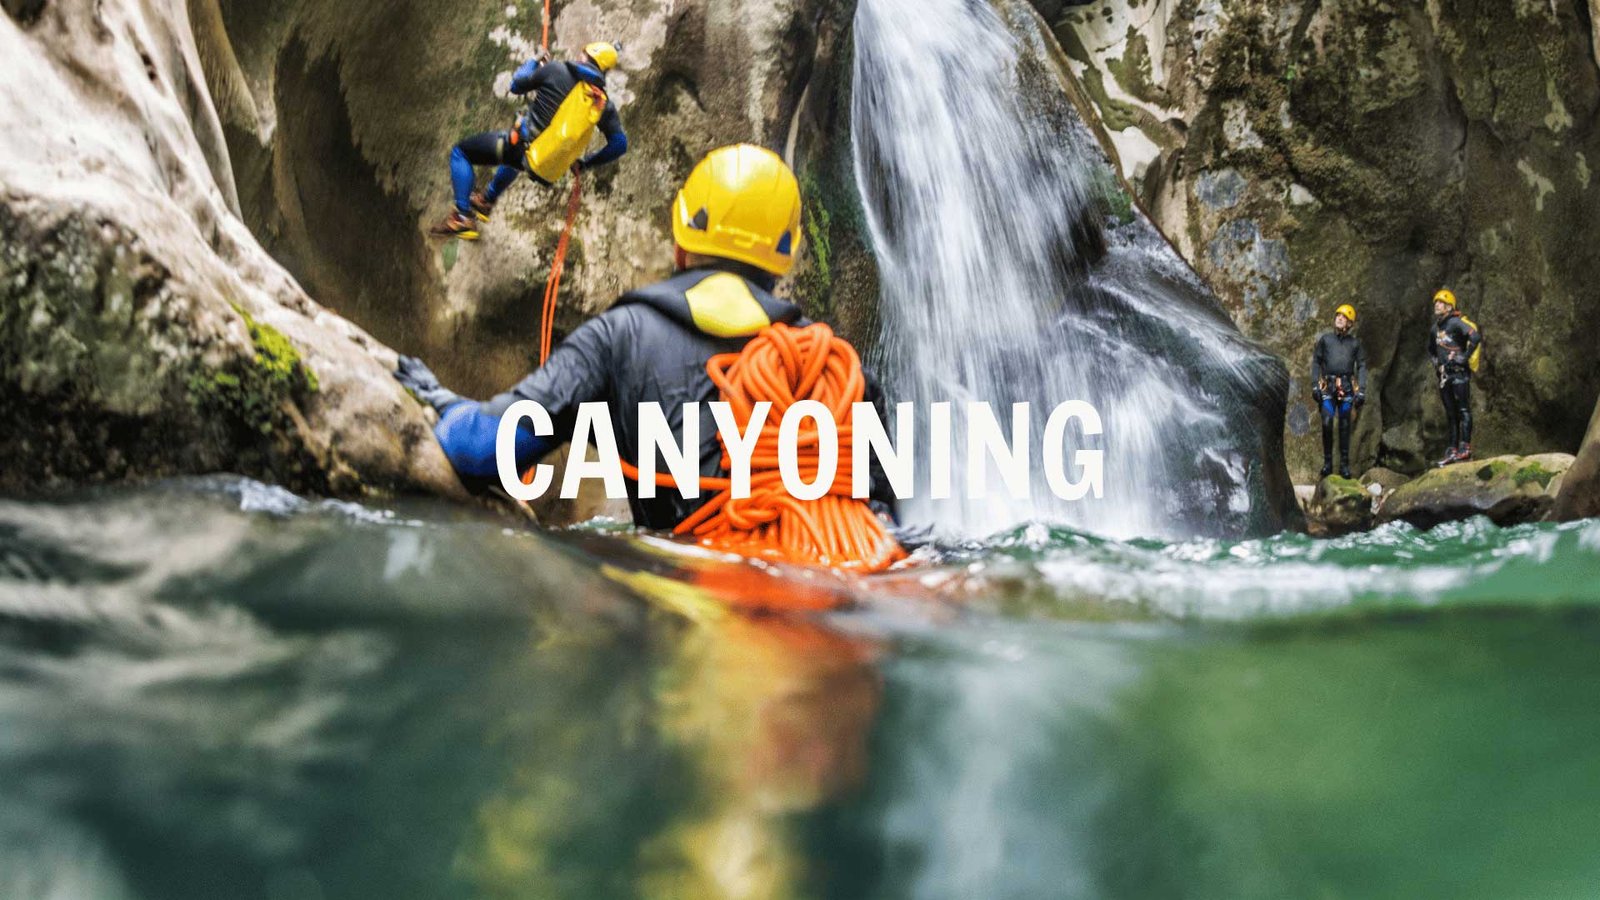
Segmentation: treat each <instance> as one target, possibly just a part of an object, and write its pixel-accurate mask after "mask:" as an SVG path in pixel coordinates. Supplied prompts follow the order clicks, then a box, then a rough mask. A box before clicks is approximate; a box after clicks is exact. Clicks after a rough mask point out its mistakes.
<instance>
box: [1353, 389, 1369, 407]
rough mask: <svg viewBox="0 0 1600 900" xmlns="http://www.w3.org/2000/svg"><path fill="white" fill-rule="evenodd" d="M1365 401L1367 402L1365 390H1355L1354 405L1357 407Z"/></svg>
mask: <svg viewBox="0 0 1600 900" xmlns="http://www.w3.org/2000/svg"><path fill="white" fill-rule="evenodd" d="M1366 402H1367V392H1366V391H1356V406H1357V407H1361V406H1365V405H1366Z"/></svg>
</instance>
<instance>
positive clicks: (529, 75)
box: [511, 59, 548, 97]
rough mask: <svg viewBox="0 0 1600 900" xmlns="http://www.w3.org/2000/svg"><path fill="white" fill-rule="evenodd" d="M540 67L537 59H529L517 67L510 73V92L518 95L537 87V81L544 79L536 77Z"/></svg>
mask: <svg viewBox="0 0 1600 900" xmlns="http://www.w3.org/2000/svg"><path fill="white" fill-rule="evenodd" d="M541 68H543V67H542V66H540V65H539V61H538V60H537V59H530V60H528V61H527V62H525V63H523V64H522V65H521V66H520V67H518V69H517V71H516V72H514V73H512V75H511V93H513V94H516V95H517V96H519V97H520V96H521V95H523V94H526V93H527V92H529V91H531V90H533V89H534V88H536V87H538V86H539V82H541V81H543V80H544V79H543V78H538V77H537V76H538V74H539V70H540V69H541ZM547 77H548V76H547Z"/></svg>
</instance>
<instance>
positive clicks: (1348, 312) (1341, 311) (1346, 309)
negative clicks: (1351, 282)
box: [1333, 303, 1356, 325]
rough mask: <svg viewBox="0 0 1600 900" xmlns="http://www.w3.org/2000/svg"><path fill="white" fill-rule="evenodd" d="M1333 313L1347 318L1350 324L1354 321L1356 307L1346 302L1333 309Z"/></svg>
mask: <svg viewBox="0 0 1600 900" xmlns="http://www.w3.org/2000/svg"><path fill="white" fill-rule="evenodd" d="M1333 314H1334V315H1335V316H1344V317H1345V318H1346V319H1349V320H1350V324H1351V325H1354V324H1355V323H1356V308H1355V307H1354V306H1351V305H1350V304H1348V303H1346V304H1345V305H1343V306H1341V307H1339V308H1338V309H1336V310H1334V311H1333Z"/></svg>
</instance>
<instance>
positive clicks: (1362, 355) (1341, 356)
mask: <svg viewBox="0 0 1600 900" xmlns="http://www.w3.org/2000/svg"><path fill="white" fill-rule="evenodd" d="M1366 383H1367V354H1366V351H1364V350H1363V349H1362V348H1361V341H1360V340H1359V339H1357V338H1356V336H1355V335H1354V334H1351V333H1350V332H1348V331H1347V332H1345V333H1344V334H1340V333H1339V332H1337V331H1329V332H1327V333H1325V334H1323V335H1322V337H1320V338H1317V346H1316V349H1314V350H1313V351H1312V352H1311V384H1312V385H1313V387H1315V388H1316V390H1317V392H1318V395H1319V398H1320V399H1319V403H1318V405H1319V406H1320V407H1321V409H1322V465H1323V468H1324V469H1331V468H1332V467H1333V423H1334V420H1335V419H1337V420H1338V422H1339V467H1340V470H1341V471H1340V474H1344V472H1346V471H1348V470H1349V468H1350V432H1351V430H1352V428H1351V424H1350V414H1351V411H1352V409H1354V408H1355V407H1357V406H1359V405H1360V403H1359V401H1358V399H1357V398H1358V397H1360V398H1361V399H1362V400H1364V399H1365V397H1364V392H1365V390H1366ZM1347 477H1348V476H1347Z"/></svg>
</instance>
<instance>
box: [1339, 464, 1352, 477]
mask: <svg viewBox="0 0 1600 900" xmlns="http://www.w3.org/2000/svg"><path fill="white" fill-rule="evenodd" d="M1339 477H1340V478H1349V477H1350V464H1349V463H1343V464H1341V465H1340V466H1339Z"/></svg>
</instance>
